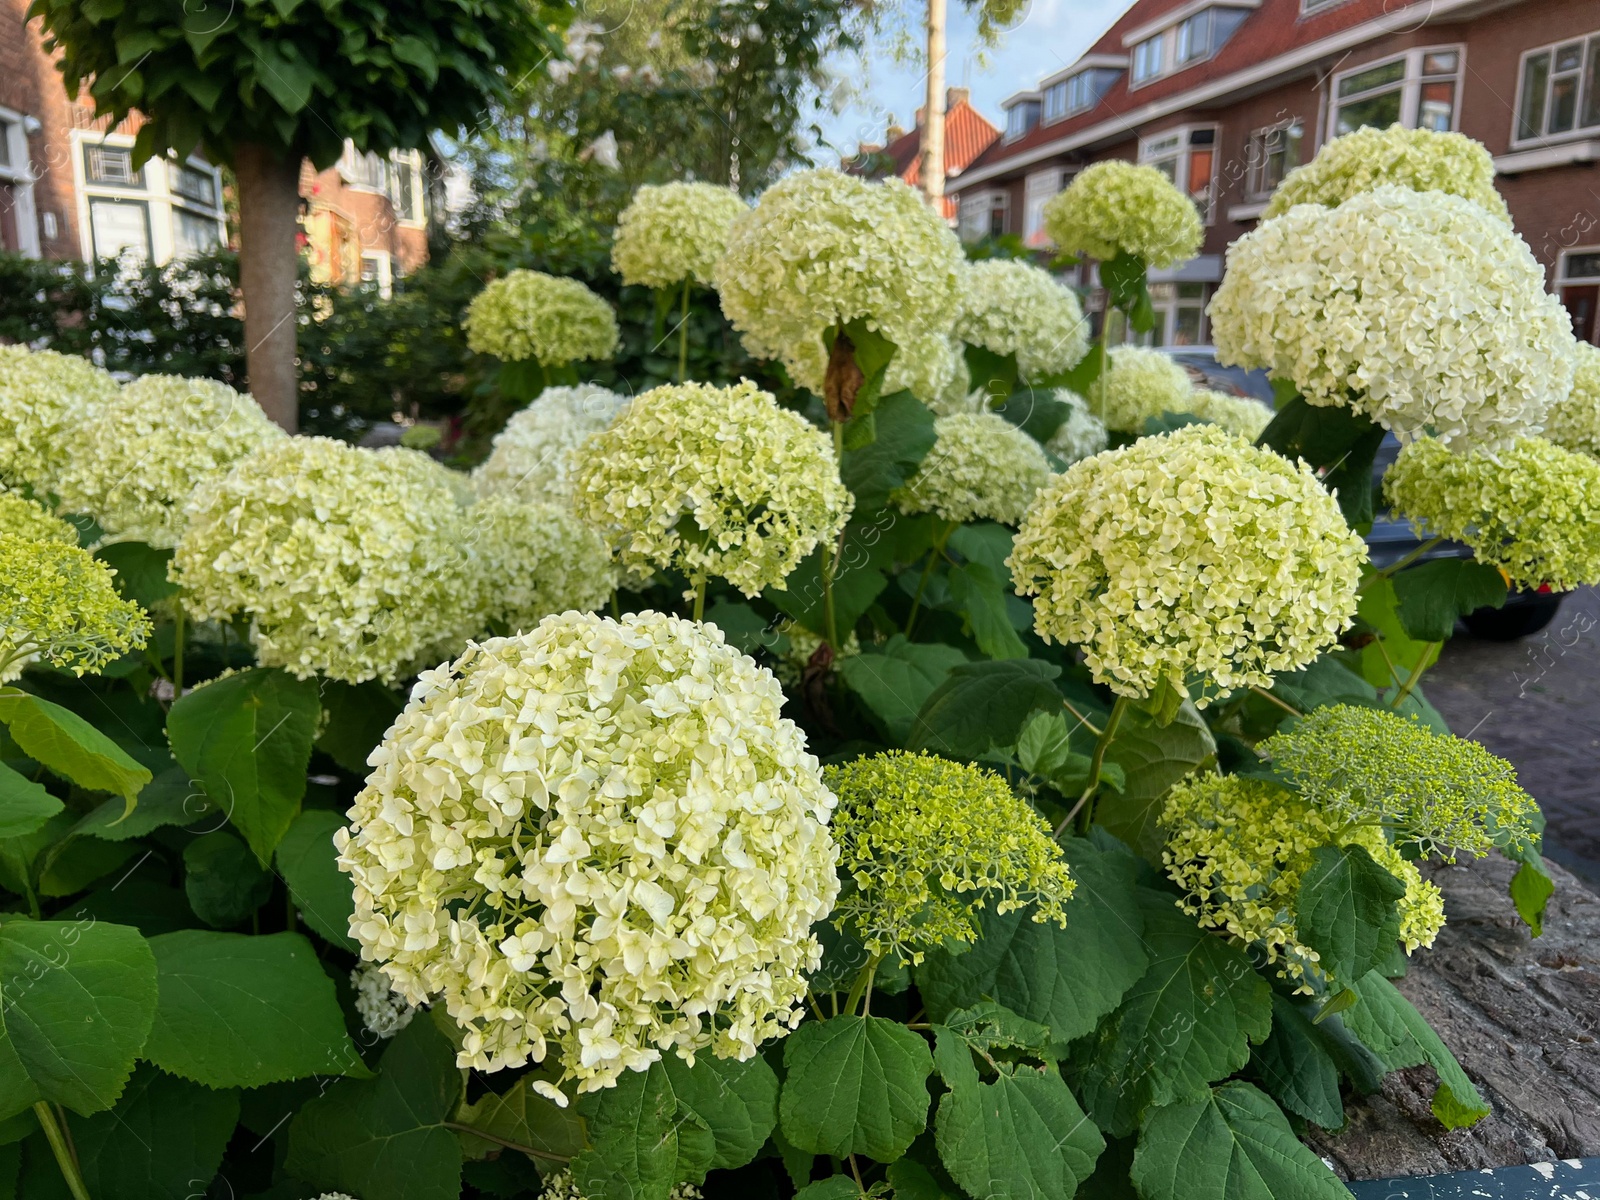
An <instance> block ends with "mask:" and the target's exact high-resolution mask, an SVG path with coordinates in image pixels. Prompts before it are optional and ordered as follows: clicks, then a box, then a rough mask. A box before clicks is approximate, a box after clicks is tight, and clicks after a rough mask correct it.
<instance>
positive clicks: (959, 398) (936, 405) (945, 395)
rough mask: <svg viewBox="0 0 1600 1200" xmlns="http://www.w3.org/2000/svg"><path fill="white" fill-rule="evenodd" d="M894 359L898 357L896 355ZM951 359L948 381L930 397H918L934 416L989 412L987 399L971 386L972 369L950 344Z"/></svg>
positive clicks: (979, 390) (963, 355)
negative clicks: (953, 365) (951, 367)
mask: <svg viewBox="0 0 1600 1200" xmlns="http://www.w3.org/2000/svg"><path fill="white" fill-rule="evenodd" d="M895 357H897V358H898V357H899V355H896V356H895ZM952 358H953V359H954V361H955V369H954V371H953V372H952V373H951V375H950V378H949V380H948V381H947V382H946V383H945V385H944V386H943V387H942V388H940V389H939V390H938V391H937V392H935V393H933V394H932V395H930V396H922V395H920V394H919V395H918V396H917V399H919V400H921V401H922V402H923V403H924V404H926V405H927V406H928V407H929V408H930V409H932V410H933V413H934V415H935V416H938V417H953V416H955V414H956V413H964V412H967V413H971V412H987V411H988V410H989V397H988V396H987V395H986V394H985V393H984V392H983V390H982V389H981V388H974V387H973V386H972V369H971V368H970V367H968V366H967V357H966V355H965V354H960V353H955V352H954V343H952Z"/></svg>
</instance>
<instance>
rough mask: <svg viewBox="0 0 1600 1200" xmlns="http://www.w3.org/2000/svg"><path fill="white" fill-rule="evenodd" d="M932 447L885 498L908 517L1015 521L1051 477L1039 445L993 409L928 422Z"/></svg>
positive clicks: (1048, 465) (961, 522) (959, 521)
mask: <svg viewBox="0 0 1600 1200" xmlns="http://www.w3.org/2000/svg"><path fill="white" fill-rule="evenodd" d="M933 432H934V438H935V441H934V443H933V449H931V450H929V451H928V455H927V457H926V458H924V459H923V460H922V463H921V465H919V466H918V467H917V473H916V474H915V475H913V476H912V477H911V478H910V479H908V480H906V483H905V486H904V487H901V488H898V489H896V490H895V492H894V494H893V495H892V496H890V500H892V501H893V502H894V503H895V505H896V506H897V507H898V508H899V509H900V511H901V512H903V513H905V514H906V515H907V516H915V515H916V514H917V513H925V512H931V513H933V514H935V515H936V516H938V517H940V518H941V519H942V520H945V521H951V522H954V523H956V524H963V523H965V522H967V521H999V522H1000V523H1001V524H1002V525H1015V524H1016V523H1017V522H1018V521H1020V520H1022V515H1023V513H1025V512H1027V511H1028V505H1029V504H1030V503H1031V502H1032V500H1033V497H1034V493H1035V492H1037V491H1038V490H1039V489H1040V488H1041V487H1043V486H1044V485H1045V482H1046V481H1047V480H1048V479H1049V478H1050V460H1049V459H1047V458H1046V457H1045V456H1044V451H1043V450H1042V449H1040V447H1039V443H1038V442H1036V441H1034V440H1033V439H1032V438H1031V437H1029V436H1028V435H1027V434H1026V433H1024V432H1023V431H1022V430H1020V429H1018V428H1017V427H1016V426H1015V425H1013V424H1012V423H1011V422H1010V421H1008V420H1006V419H1005V418H1004V417H1002V416H1000V415H999V414H998V413H990V412H984V413H957V414H955V415H954V416H950V417H940V418H938V419H937V420H936V421H934V423H933Z"/></svg>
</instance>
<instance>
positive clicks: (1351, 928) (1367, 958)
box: [1295, 846, 1406, 982]
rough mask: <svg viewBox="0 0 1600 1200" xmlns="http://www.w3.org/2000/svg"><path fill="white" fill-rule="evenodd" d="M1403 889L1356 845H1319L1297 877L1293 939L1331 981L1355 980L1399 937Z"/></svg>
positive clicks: (1404, 886) (1397, 881)
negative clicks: (1312, 953) (1309, 950)
mask: <svg viewBox="0 0 1600 1200" xmlns="http://www.w3.org/2000/svg"><path fill="white" fill-rule="evenodd" d="M1405 894H1406V885H1405V884H1404V883H1402V882H1401V881H1400V880H1398V879H1396V878H1395V877H1394V876H1393V875H1392V874H1390V873H1389V872H1388V871H1386V870H1385V869H1384V868H1383V867H1380V866H1379V865H1378V864H1377V863H1376V862H1374V861H1373V859H1372V855H1370V854H1368V853H1367V851H1366V850H1365V849H1364V848H1363V847H1361V846H1342V847H1340V846H1319V847H1318V848H1317V849H1316V850H1314V851H1312V854H1311V866H1310V867H1309V868H1307V870H1306V873H1305V874H1304V875H1303V876H1301V878H1300V891H1299V894H1298V895H1297V897H1296V900H1295V937H1296V938H1298V939H1299V940H1300V941H1301V942H1304V943H1305V944H1306V945H1307V946H1310V947H1311V948H1312V949H1313V950H1315V951H1316V952H1317V955H1318V958H1319V960H1320V963H1319V965H1320V966H1321V967H1322V969H1323V970H1324V971H1326V972H1327V973H1328V974H1329V975H1331V976H1333V978H1335V979H1337V980H1339V981H1341V982H1348V981H1350V980H1352V979H1360V978H1361V977H1362V976H1363V975H1365V974H1366V973H1367V972H1368V971H1370V970H1372V969H1373V968H1374V967H1376V966H1377V965H1378V964H1379V963H1380V962H1382V961H1383V960H1384V959H1385V958H1387V957H1388V956H1389V952H1390V950H1392V949H1393V948H1394V944H1395V942H1396V941H1397V940H1399V937H1400V898H1401V897H1402V896H1404V895H1405Z"/></svg>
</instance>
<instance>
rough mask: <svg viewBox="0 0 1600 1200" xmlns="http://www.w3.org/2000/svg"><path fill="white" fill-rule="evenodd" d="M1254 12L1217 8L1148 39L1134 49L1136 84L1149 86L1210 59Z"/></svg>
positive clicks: (1224, 6) (1206, 10) (1201, 11)
mask: <svg viewBox="0 0 1600 1200" xmlns="http://www.w3.org/2000/svg"><path fill="white" fill-rule="evenodd" d="M1250 12H1251V10H1250V9H1248V8H1238V7H1232V6H1229V5H1226V4H1218V5H1213V6H1211V7H1210V8H1203V9H1201V10H1200V11H1199V12H1197V13H1195V14H1194V15H1192V16H1190V17H1187V18H1185V19H1184V20H1182V21H1179V22H1178V23H1177V24H1175V25H1173V26H1172V27H1171V28H1170V29H1164V30H1162V31H1161V32H1160V33H1158V34H1156V35H1154V36H1153V37H1148V38H1146V39H1145V40H1144V41H1142V42H1140V43H1139V44H1138V45H1136V46H1135V47H1134V48H1133V82H1134V84H1135V85H1137V84H1141V83H1148V82H1149V81H1150V80H1152V79H1154V78H1156V77H1157V76H1159V75H1165V74H1167V73H1168V72H1170V71H1178V70H1181V69H1182V68H1184V67H1187V66H1189V65H1190V64H1191V63H1197V62H1200V61H1202V60H1204V59H1207V58H1210V57H1211V56H1212V55H1213V54H1215V53H1216V52H1217V51H1218V50H1221V49H1222V47H1223V46H1224V45H1225V44H1226V43H1227V41H1228V39H1229V38H1231V37H1232V36H1233V35H1234V33H1235V31H1237V30H1238V28H1239V26H1240V25H1242V24H1244V21H1245V18H1246V17H1248V16H1249V15H1250Z"/></svg>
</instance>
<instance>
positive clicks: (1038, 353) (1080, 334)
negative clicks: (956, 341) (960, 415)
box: [955, 259, 1089, 383]
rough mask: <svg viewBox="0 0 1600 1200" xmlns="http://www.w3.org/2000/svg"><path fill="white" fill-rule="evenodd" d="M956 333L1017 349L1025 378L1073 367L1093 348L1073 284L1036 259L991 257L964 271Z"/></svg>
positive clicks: (1006, 350)
mask: <svg viewBox="0 0 1600 1200" xmlns="http://www.w3.org/2000/svg"><path fill="white" fill-rule="evenodd" d="M955 333H956V337H958V338H960V339H961V340H962V341H964V342H966V343H968V344H969V345H973V346H982V347H984V348H985V349H986V350H990V351H993V352H994V353H995V354H1015V355H1016V356H1017V374H1018V376H1019V377H1020V378H1021V379H1022V381H1023V382H1024V383H1033V382H1035V381H1036V380H1038V379H1040V378H1041V377H1043V376H1046V375H1054V374H1056V373H1058V372H1061V371H1067V370H1071V369H1072V368H1073V367H1075V366H1077V365H1078V363H1079V362H1081V361H1082V360H1083V356H1084V355H1085V354H1087V353H1088V352H1089V322H1088V321H1087V320H1085V318H1084V315H1083V308H1082V307H1081V306H1080V305H1079V304H1078V297H1077V296H1076V295H1075V294H1074V293H1073V291H1072V289H1071V288H1068V287H1064V286H1062V285H1061V284H1060V283H1058V282H1056V280H1055V279H1054V278H1052V277H1051V275H1050V273H1049V272H1048V271H1042V270H1040V269H1039V268H1038V267H1036V266H1034V265H1033V264H1032V263H1024V262H1013V261H1008V260H1006V259H990V260H988V261H986V262H977V263H973V264H972V265H971V266H970V267H968V268H967V269H966V270H965V271H964V272H963V273H962V276H961V311H960V313H959V314H958V315H957V317H956V326H955Z"/></svg>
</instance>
